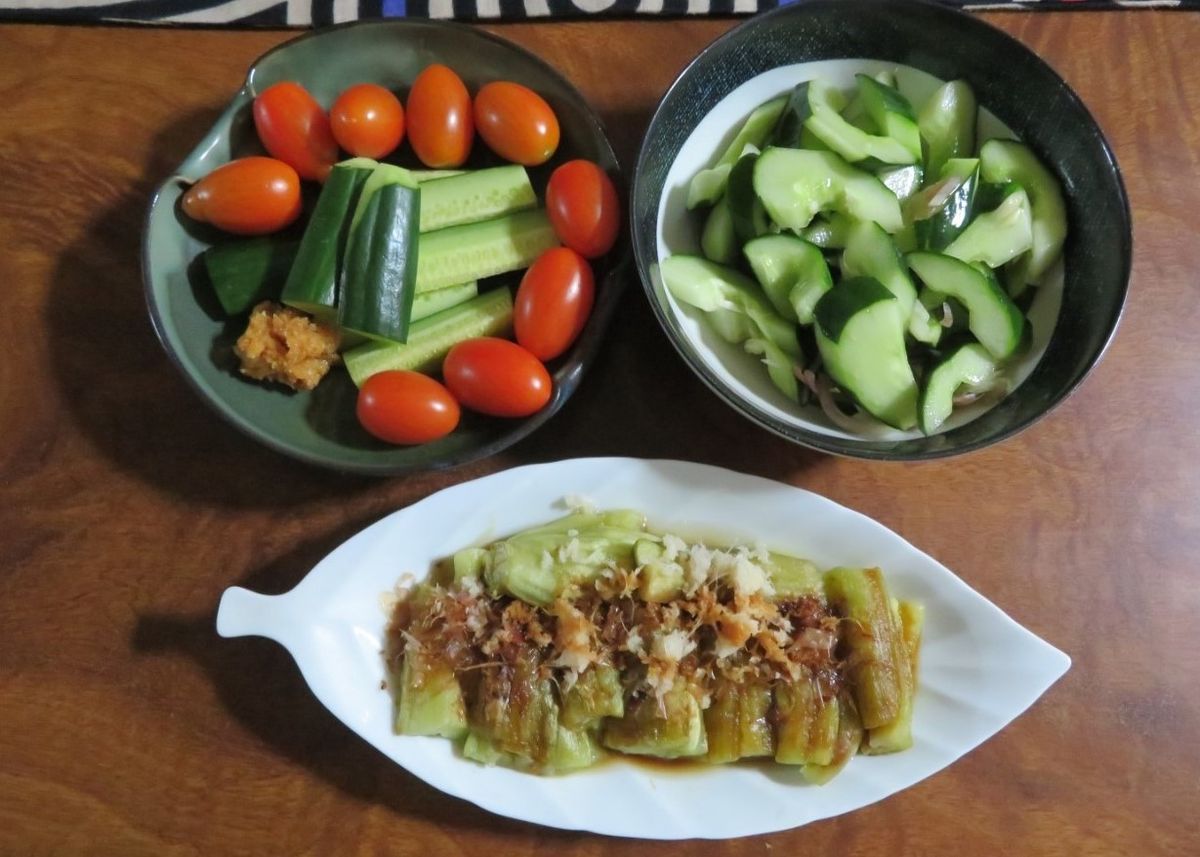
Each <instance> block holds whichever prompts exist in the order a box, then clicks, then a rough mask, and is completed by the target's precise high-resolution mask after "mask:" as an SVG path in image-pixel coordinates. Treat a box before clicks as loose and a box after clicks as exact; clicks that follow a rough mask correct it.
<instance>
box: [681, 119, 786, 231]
mask: <svg viewBox="0 0 1200 857" xmlns="http://www.w3.org/2000/svg"><path fill="white" fill-rule="evenodd" d="M786 103H787V98H784V97H780V98H774V99H772V100H770V101H768V102H766V103H765V104H760V105H759V106H758V107H756V108H754V110H753V111H752V112H751V113H750V115H749V116H747V117H746V121H745V122H744V123H742V127H741V128H740V129H739V130H738V132H737V135H736V136H734V138H733V140H732V141H731V142H730V143H729V145H728V146H726V147H725V151H724V152H723V153H722V154H721V157H720V158H719V159H718V160H717V162H716V164H714V165H713V166H712V167H710V168H709V169H707V170H701V171H700V172H698V173H696V175H695V176H693V177H692V181H691V184H689V185H688V198H687V207H688V208H698V207H699V206H701V205H713V204H714V203H716V201H717V200H719V199H720V198H721V196H722V194H724V193H725V183H726V182H727V181H728V179H729V171H730V170H731V169H732V168H733V165H734V164H735V163H737V160H738V158H740V157H741V156H742V152H743V151H744V150H745V148H746V146H747V145H752V146H755V147H757V148H762V146H763V144H764V143H765V142H766V140H767V138H768V137H769V136H770V134H771V131H772V129H773V128H774V127H775V125H776V123H777V122H778V121H779V115H780V114H781V113H782V112H783V106H784V104H786Z"/></svg>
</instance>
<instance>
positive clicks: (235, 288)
mask: <svg viewBox="0 0 1200 857" xmlns="http://www.w3.org/2000/svg"><path fill="white" fill-rule="evenodd" d="M299 246H300V245H299V243H298V242H296V241H280V240H279V239H278V238H275V237H273V236H270V235H264V236H260V237H258V238H248V239H245V240H243V241H231V242H229V243H228V244H217V245H215V246H213V247H209V248H208V249H207V250H205V251H204V253H203V254H201V255H202V258H203V260H204V269H205V271H207V272H208V279H209V282H211V283H212V287H213V291H214V292H215V293H216V295H217V300H218V301H220V302H221V309H223V310H225V314H226V315H228V316H235V315H241V314H242V313H244V312H246V311H247V310H248V309H250V307H252V306H254V305H255V304H256V303H258V302H259V301H263V300H269V299H271V298H273V297H275V295H277V294H278V293H279V288H280V286H281V285H283V282H284V280H285V279H286V278H287V276H288V272H289V271H290V270H291V269H292V261H293V260H294V259H295V258H296V252H297V250H298V249H299Z"/></svg>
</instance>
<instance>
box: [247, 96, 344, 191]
mask: <svg viewBox="0 0 1200 857" xmlns="http://www.w3.org/2000/svg"><path fill="white" fill-rule="evenodd" d="M254 127H255V128H257V129H258V138H259V139H260V140H262V144H263V145H264V146H266V148H267V151H268V152H270V153H271V155H272V156H273V157H276V158H278V159H279V160H281V161H283V162H284V163H285V164H290V165H291V166H292V167H293V168H294V169H295V170H296V172H297V173H299V174H300V178H302V179H312V180H315V181H322V182H323V181H325V177H326V176H327V175H329V170H330V169H331V168H332V167H333V164H334V162H335V161H336V160H337V156H338V147H337V141H336V140H334V139H333V132H332V131H331V130H330V128H329V117H328V116H326V115H325V111H324V110H322V109H321V105H320V104H318V103H317V100H316V99H315V98H313V97H312V96H311V95H309V94H308V90H307V89H305V88H304V87H303V86H301V85H300V84H298V83H295V82H293V81H284V82H282V83H276V84H274V85H273V86H269V87H267V88H266V89H264V90H263V91H262V92H261V93H259V95H258V97H257V98H255V99H254Z"/></svg>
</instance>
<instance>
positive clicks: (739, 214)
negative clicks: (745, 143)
mask: <svg viewBox="0 0 1200 857" xmlns="http://www.w3.org/2000/svg"><path fill="white" fill-rule="evenodd" d="M757 160H758V153H757V152H749V153H747V154H745V155H742V157H741V158H740V159H739V160H738V162H737V163H736V164H734V166H733V169H732V170H731V171H730V172H729V187H728V188H727V189H726V191H725V202H726V203H727V204H728V206H729V215H730V219H731V220H732V222H733V233H734V235H736V236H737V239H738V240H739V241H741V242H742V243H745V242H746V241H750V240H753V239H754V238H757V237H758V236H759V235H763V234H765V233H766V231H767V228H768V227H769V226H770V224H769V223H768V222H767V214H766V211H765V210H764V209H763V204H762V202H761V201H760V200H759V198H758V196H757V195H756V194H755V193H754V164H755V162H756V161H757Z"/></svg>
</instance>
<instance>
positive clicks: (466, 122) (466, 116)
mask: <svg viewBox="0 0 1200 857" xmlns="http://www.w3.org/2000/svg"><path fill="white" fill-rule="evenodd" d="M407 114H408V142H409V143H411V144H412V147H413V151H414V152H416V153H417V157H418V158H420V159H421V163H423V164H424V165H425V166H427V167H432V168H433V169H438V170H440V169H447V168H452V167H460V166H462V164H463V162H464V161H466V159H467V156H468V155H470V154H471V142H472V141H473V140H474V138H475V123H474V121H473V119H472V117H471V94H470V93H469V92H467V87H466V84H464V83H463V82H462V78H460V77H459V76H458V75H457V74H455V73H454V72H453V71H452V70H451V69H449V68H447V67H446V66H444V65H431V66H429V67H428V68H426V69H425V70H424V71H422V72H421V73H420V74H419V75H417V79H416V80H414V81H413V85H412V89H411V90H409V93H408V109H407Z"/></svg>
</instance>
